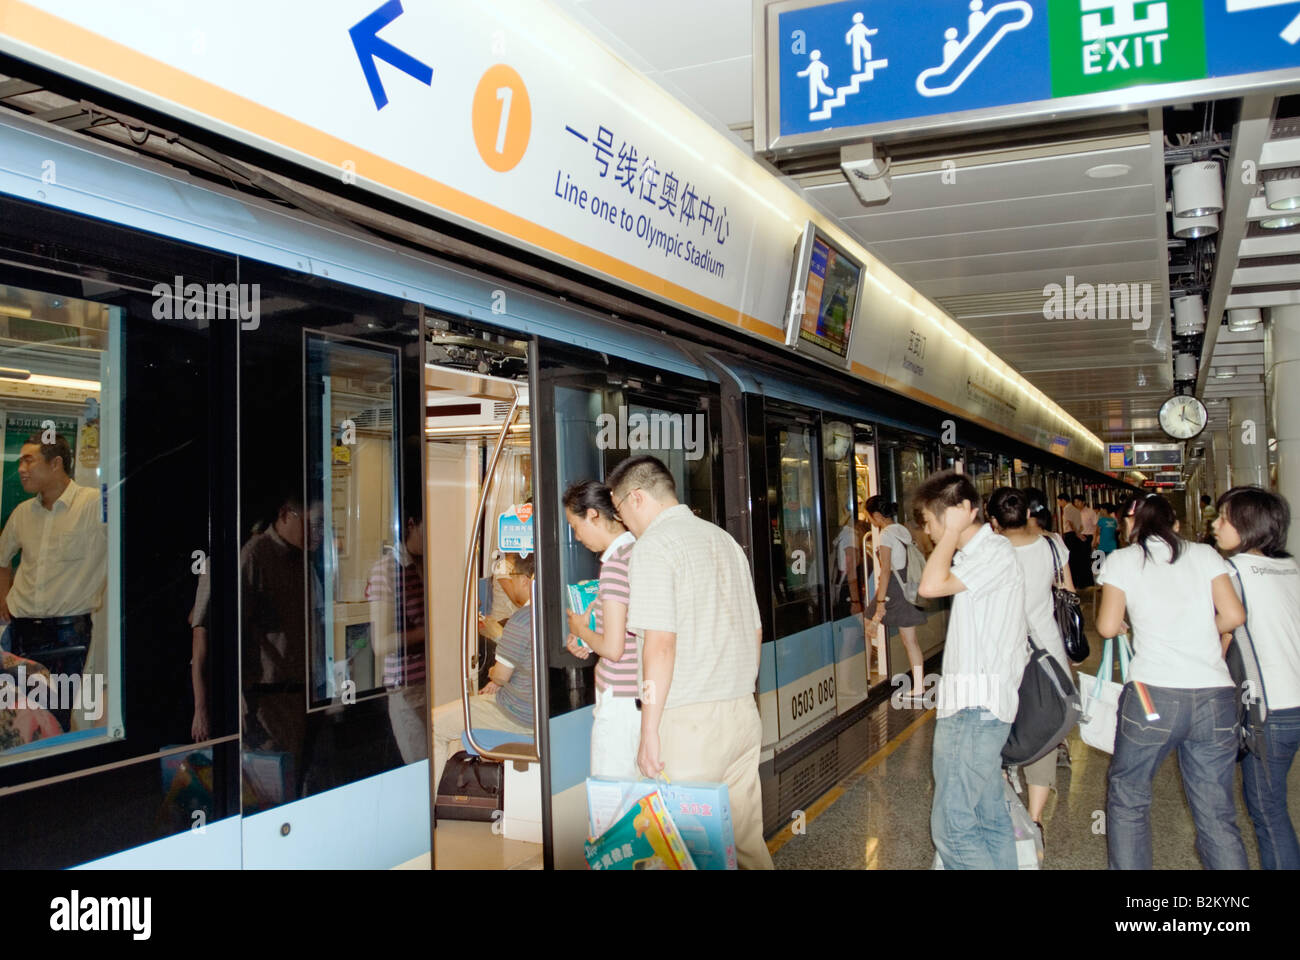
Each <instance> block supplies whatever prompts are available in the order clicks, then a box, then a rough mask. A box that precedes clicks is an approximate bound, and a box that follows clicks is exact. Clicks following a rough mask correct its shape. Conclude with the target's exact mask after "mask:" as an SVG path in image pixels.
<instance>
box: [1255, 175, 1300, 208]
mask: <svg viewBox="0 0 1300 960" xmlns="http://www.w3.org/2000/svg"><path fill="white" fill-rule="evenodd" d="M1264 197H1265V199H1267V201H1268V208H1269V209H1270V210H1296V209H1300V179H1293V178H1288V179H1285V180H1269V181H1267V182H1266V183H1265V184H1264Z"/></svg>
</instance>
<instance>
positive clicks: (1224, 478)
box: [1205, 430, 1232, 501]
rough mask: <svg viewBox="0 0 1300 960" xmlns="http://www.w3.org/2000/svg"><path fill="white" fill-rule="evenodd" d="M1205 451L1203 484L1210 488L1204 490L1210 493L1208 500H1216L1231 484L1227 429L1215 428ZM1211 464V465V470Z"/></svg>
mask: <svg viewBox="0 0 1300 960" xmlns="http://www.w3.org/2000/svg"><path fill="white" fill-rule="evenodd" d="M1207 447H1208V449H1207V450H1206V451H1205V453H1206V464H1205V466H1206V470H1207V473H1206V477H1205V486H1206V487H1210V488H1212V489H1209V490H1207V491H1206V492H1207V493H1209V495H1210V500H1212V501H1213V500H1218V499H1219V497H1221V496H1223V494H1225V493H1227V492H1228V488H1229V487H1231V486H1232V483H1231V480H1232V475H1231V474H1230V473H1229V471H1228V448H1229V444H1228V431H1227V430H1215V431H1214V432H1213V433H1212V434H1210V442H1209V444H1207ZM1211 466H1212V467H1213V470H1212V472H1210V470H1211Z"/></svg>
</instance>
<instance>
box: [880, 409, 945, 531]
mask: <svg viewBox="0 0 1300 960" xmlns="http://www.w3.org/2000/svg"><path fill="white" fill-rule="evenodd" d="M879 438H880V439H879V449H880V484H881V491H882V492H883V493H885V495H886V496H888V497H889V499H890V500H892V501H893V502H894V503H897V504H898V522H899V523H901V524H903V525H904V526H905V527H907V528H908V529H909V530H910V531H912V536H913V538H914V539H915V540H916V543H917V546H919V547H920V548H921V550H922V551H923V552H924V553H925V554H926V555H927V556H929V553H930V550H931V548H932V546H933V545H932V544H931V542H930V538H929V536H927V535H926V532H925V524H924V523H922V521H921V517H920V511H918V510H917V509H916V508H915V504H914V503H913V502H912V494H913V492H914V491H915V490H916V489H917V488H918V487H919V486H920V485H921V483H922V482H923V481H924V480H925V478H926V476H927V475H928V474H929V473H930V463H931V457H932V452H931V447H932V446H933V444H932V443H931V442H930V441H928V440H926V439H925V438H923V437H916V436H913V435H908V434H901V433H895V432H894V431H890V430H886V429H883V428H882V429H881V430H880V431H879Z"/></svg>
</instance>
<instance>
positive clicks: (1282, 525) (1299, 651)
mask: <svg viewBox="0 0 1300 960" xmlns="http://www.w3.org/2000/svg"><path fill="white" fill-rule="evenodd" d="M1218 508H1219V515H1218V517H1217V519H1215V521H1214V535H1215V537H1216V538H1217V540H1218V543H1219V547H1220V548H1221V549H1223V550H1227V551H1229V552H1230V553H1232V554H1233V558H1232V560H1231V561H1229V562H1230V563H1231V564H1232V566H1233V567H1234V568H1235V570H1236V573H1237V576H1238V577H1239V583H1240V587H1241V592H1242V596H1243V597H1244V598H1245V607H1246V629H1245V630H1244V631H1241V634H1242V637H1241V639H1242V641H1243V644H1242V646H1243V648H1244V649H1243V653H1244V654H1247V655H1248V656H1250V657H1251V659H1252V661H1253V663H1254V664H1257V666H1258V669H1257V671H1254V672H1256V673H1257V674H1258V676H1257V677H1252V679H1255V680H1256V682H1258V683H1259V685H1260V687H1261V690H1260V695H1262V696H1263V699H1264V707H1265V709H1266V711H1267V712H1266V714H1265V717H1264V723H1263V728H1264V729H1263V731H1262V734H1263V737H1262V739H1263V742H1264V743H1265V744H1266V745H1267V749H1266V750H1265V751H1264V756H1263V757H1262V758H1261V757H1258V756H1256V755H1255V754H1254V753H1248V754H1246V756H1245V757H1244V758H1243V759H1242V762H1241V785H1242V791H1243V793H1245V795H1246V809H1247V810H1249V811H1250V819H1251V821H1252V822H1253V823H1254V824H1255V839H1256V840H1257V841H1258V843H1259V862H1260V866H1262V867H1263V868H1264V869H1265V870H1300V844H1298V843H1297V841H1296V828H1295V824H1294V823H1293V822H1292V820H1291V815H1290V813H1289V812H1288V808H1287V790H1286V779H1287V774H1288V772H1289V771H1290V769H1291V764H1292V762H1293V761H1294V760H1295V756H1296V752H1297V751H1298V750H1300V566H1297V565H1296V562H1295V559H1294V558H1293V557H1292V556H1291V555H1290V554H1289V553H1287V552H1286V538H1287V531H1288V530H1289V529H1290V526H1291V509H1290V507H1289V506H1288V505H1287V502H1286V500H1284V499H1283V498H1282V497H1279V496H1277V495H1276V494H1273V493H1269V492H1268V491H1267V490H1261V489H1260V488H1259V487H1233V488H1232V489H1231V490H1229V491H1228V492H1227V493H1225V494H1224V495H1223V496H1222V497H1220V498H1219V503H1218Z"/></svg>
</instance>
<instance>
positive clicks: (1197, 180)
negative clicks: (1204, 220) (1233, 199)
mask: <svg viewBox="0 0 1300 960" xmlns="http://www.w3.org/2000/svg"><path fill="white" fill-rule="evenodd" d="M1173 181H1174V214H1175V216H1179V217H1205V216H1208V215H1209V214H1211V213H1218V212H1219V211H1220V210H1222V209H1223V181H1222V180H1221V179H1220V177H1219V164H1218V163H1217V162H1215V161H1213V160H1202V161H1200V162H1198V163H1184V164H1182V165H1181V166H1177V167H1174V173H1173Z"/></svg>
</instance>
